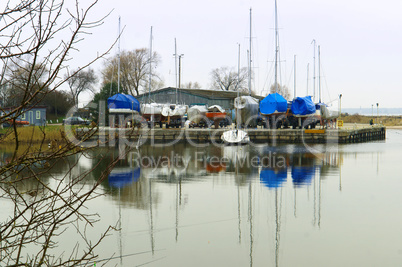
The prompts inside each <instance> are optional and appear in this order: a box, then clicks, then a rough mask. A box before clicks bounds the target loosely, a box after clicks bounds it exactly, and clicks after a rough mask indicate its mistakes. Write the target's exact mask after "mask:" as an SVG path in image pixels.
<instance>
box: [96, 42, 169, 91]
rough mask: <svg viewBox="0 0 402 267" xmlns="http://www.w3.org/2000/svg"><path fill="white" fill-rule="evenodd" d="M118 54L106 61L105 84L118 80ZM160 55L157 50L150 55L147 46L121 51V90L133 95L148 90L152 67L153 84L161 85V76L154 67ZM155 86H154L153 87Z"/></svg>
mask: <svg viewBox="0 0 402 267" xmlns="http://www.w3.org/2000/svg"><path fill="white" fill-rule="evenodd" d="M118 60H119V59H118V55H115V56H114V57H112V58H111V59H109V60H107V61H106V64H105V67H104V69H103V71H102V75H103V84H107V83H109V82H117V80H118ZM159 62H160V57H159V55H158V53H157V52H153V54H152V57H151V58H150V57H149V50H148V49H147V48H140V49H135V50H133V51H122V52H121V53H120V85H121V92H124V93H129V94H132V95H139V94H140V93H142V92H144V91H148V84H149V75H150V69H149V64H151V67H152V69H153V70H152V73H151V74H152V82H151V86H157V85H158V86H160V81H161V79H160V77H159V76H158V74H157V73H156V71H155V70H154V69H156V68H157V66H158V64H159ZM153 88H154V87H153Z"/></svg>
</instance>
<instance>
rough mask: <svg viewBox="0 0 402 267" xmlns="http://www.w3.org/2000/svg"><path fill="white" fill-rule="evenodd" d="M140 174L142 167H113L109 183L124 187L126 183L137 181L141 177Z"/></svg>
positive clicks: (112, 185) (113, 185)
mask: <svg viewBox="0 0 402 267" xmlns="http://www.w3.org/2000/svg"><path fill="white" fill-rule="evenodd" d="M140 175H141V169H140V168H136V169H129V168H124V169H123V170H119V169H118V168H116V169H113V170H112V172H111V173H110V174H109V185H110V186H111V187H117V188H123V187H125V186H126V185H129V184H131V183H135V182H137V180H138V179H139V178H140Z"/></svg>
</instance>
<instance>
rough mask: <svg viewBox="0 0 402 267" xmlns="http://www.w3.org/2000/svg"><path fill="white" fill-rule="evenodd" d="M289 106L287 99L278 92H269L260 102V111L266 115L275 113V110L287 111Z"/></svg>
mask: <svg viewBox="0 0 402 267" xmlns="http://www.w3.org/2000/svg"><path fill="white" fill-rule="evenodd" d="M287 107H288V105H287V101H286V99H285V98H284V97H283V96H281V95H280V94H278V93H273V94H269V95H267V97H265V98H264V99H263V100H261V102H260V112H261V114H265V115H269V114H273V113H274V112H275V111H276V112H286V111H287Z"/></svg>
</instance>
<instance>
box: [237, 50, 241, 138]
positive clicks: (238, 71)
mask: <svg viewBox="0 0 402 267" xmlns="http://www.w3.org/2000/svg"><path fill="white" fill-rule="evenodd" d="M239 84H240V44H239V52H238V62H237V101H239ZM238 112H239V109H238V108H236V117H237V115H238ZM236 129H237V130H238V129H239V124H238V123H237V121H236Z"/></svg>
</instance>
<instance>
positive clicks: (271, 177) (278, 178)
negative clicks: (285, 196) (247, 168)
mask: <svg viewBox="0 0 402 267" xmlns="http://www.w3.org/2000/svg"><path fill="white" fill-rule="evenodd" d="M287 176H288V174H287V171H286V169H284V170H280V171H277V172H276V171H274V170H271V169H262V170H261V173H260V181H261V183H263V184H264V185H265V186H268V187H270V188H277V187H281V186H282V183H284V182H285V181H286V179H287Z"/></svg>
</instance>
